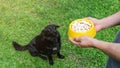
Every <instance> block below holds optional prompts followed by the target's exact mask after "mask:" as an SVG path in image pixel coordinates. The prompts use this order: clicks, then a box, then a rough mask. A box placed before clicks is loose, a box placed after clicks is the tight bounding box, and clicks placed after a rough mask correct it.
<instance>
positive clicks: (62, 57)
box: [57, 52, 65, 59]
mask: <svg viewBox="0 0 120 68" xmlns="http://www.w3.org/2000/svg"><path fill="white" fill-rule="evenodd" d="M57 56H58V58H60V59H64V58H65V57H64V56H63V55H61V54H60V52H58V53H57Z"/></svg>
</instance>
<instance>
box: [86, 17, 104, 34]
mask: <svg viewBox="0 0 120 68" xmlns="http://www.w3.org/2000/svg"><path fill="white" fill-rule="evenodd" d="M87 19H89V20H91V21H92V22H93V23H94V25H95V28H96V31H97V32H98V31H100V30H102V26H101V24H100V22H101V20H100V19H97V18H92V17H87Z"/></svg>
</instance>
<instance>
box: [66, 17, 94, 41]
mask: <svg viewBox="0 0 120 68" xmlns="http://www.w3.org/2000/svg"><path fill="white" fill-rule="evenodd" d="M95 35H96V30H95V27H94V23H93V22H92V21H91V20H89V19H87V18H84V19H77V20H75V21H72V22H71V23H70V25H69V29H68V37H69V39H73V38H77V37H81V36H90V37H94V36H95Z"/></svg>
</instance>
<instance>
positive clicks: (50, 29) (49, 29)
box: [42, 24, 59, 37]
mask: <svg viewBox="0 0 120 68" xmlns="http://www.w3.org/2000/svg"><path fill="white" fill-rule="evenodd" d="M58 27H59V26H58V25H55V24H50V25H48V26H46V27H45V28H44V30H43V31H42V33H43V34H44V36H46V37H55V36H56V35H57V33H58V31H57V28H58Z"/></svg>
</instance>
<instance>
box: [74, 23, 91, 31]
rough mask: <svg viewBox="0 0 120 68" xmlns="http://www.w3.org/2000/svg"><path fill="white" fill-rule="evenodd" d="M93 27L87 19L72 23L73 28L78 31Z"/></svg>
mask: <svg viewBox="0 0 120 68" xmlns="http://www.w3.org/2000/svg"><path fill="white" fill-rule="evenodd" d="M90 28H91V24H90V23H88V22H86V21H80V22H79V21H75V22H74V23H73V24H72V29H73V30H74V31H76V32H85V31H88V30H89V29H90Z"/></svg>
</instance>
